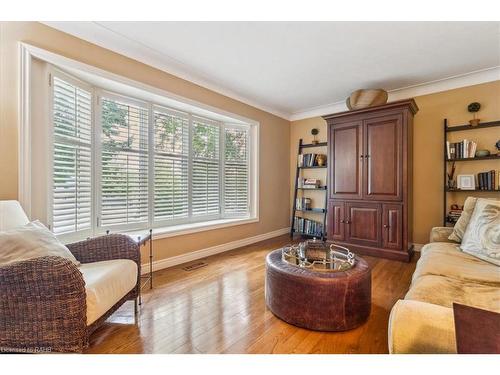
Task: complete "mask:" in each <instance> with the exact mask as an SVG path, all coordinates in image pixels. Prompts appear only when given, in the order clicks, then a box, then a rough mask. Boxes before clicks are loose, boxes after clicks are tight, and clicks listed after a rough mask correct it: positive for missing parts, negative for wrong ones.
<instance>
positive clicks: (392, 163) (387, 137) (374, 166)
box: [363, 114, 403, 201]
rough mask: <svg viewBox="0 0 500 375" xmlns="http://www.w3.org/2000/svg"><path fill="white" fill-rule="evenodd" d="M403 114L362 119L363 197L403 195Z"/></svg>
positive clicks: (386, 198) (384, 197)
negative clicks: (363, 151) (363, 150)
mask: <svg viewBox="0 0 500 375" xmlns="http://www.w3.org/2000/svg"><path fill="white" fill-rule="evenodd" d="M402 127H403V116H402V115H401V114H395V115H387V116H382V117H376V118H371V119H367V120H365V121H364V137H363V138H364V143H365V145H364V147H365V153H364V171H363V176H364V178H363V198H364V199H369V200H392V201H399V200H401V196H402V186H401V185H402V172H403V169H402V167H403V162H402V158H403V155H402V154H403V134H402Z"/></svg>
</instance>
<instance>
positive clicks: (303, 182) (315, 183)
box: [297, 177, 321, 189]
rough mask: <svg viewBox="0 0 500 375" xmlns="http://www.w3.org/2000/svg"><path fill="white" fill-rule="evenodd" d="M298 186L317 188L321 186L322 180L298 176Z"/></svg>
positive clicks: (301, 187)
mask: <svg viewBox="0 0 500 375" xmlns="http://www.w3.org/2000/svg"><path fill="white" fill-rule="evenodd" d="M297 187H298V188H300V189H317V188H319V187H321V180H319V179H317V178H300V177H299V178H298V180H297Z"/></svg>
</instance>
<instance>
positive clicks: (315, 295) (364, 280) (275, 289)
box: [265, 249, 371, 331]
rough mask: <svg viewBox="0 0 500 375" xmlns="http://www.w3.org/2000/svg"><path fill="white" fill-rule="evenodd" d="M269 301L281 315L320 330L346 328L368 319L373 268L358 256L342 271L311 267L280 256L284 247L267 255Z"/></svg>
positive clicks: (279, 316)
mask: <svg viewBox="0 0 500 375" xmlns="http://www.w3.org/2000/svg"><path fill="white" fill-rule="evenodd" d="M265 293H266V304H267V306H268V307H269V309H270V310H271V311H272V312H273V313H274V315H276V316H277V317H278V318H280V319H282V320H284V321H285V322H287V323H290V324H293V325H295V326H299V327H303V328H308V329H312V330H317V331H346V330H348V329H352V328H355V327H357V326H359V325H361V324H362V323H363V322H365V321H366V319H368V316H369V315H370V309H371V270H370V267H369V266H368V263H367V262H366V261H365V260H363V259H361V258H359V257H357V258H356V264H355V265H354V267H353V268H351V269H349V270H347V271H341V272H321V271H312V270H309V269H305V268H300V267H296V266H293V265H291V264H289V263H287V262H285V261H283V260H282V259H281V249H279V250H275V251H273V252H271V253H269V254H268V255H267V258H266V292H265Z"/></svg>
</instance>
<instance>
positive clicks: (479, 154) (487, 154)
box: [476, 150, 490, 157]
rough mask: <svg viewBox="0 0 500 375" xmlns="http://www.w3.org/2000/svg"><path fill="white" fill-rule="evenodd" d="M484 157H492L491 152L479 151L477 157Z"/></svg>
mask: <svg viewBox="0 0 500 375" xmlns="http://www.w3.org/2000/svg"><path fill="white" fill-rule="evenodd" d="M484 156H490V151H489V150H477V151H476V157H484Z"/></svg>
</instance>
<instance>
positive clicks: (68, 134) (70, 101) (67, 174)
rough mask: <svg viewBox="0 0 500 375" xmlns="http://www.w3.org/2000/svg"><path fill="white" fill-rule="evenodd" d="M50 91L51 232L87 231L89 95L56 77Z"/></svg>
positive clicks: (89, 133)
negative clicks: (51, 141) (51, 147)
mask: <svg viewBox="0 0 500 375" xmlns="http://www.w3.org/2000/svg"><path fill="white" fill-rule="evenodd" d="M52 88H53V92H52V94H53V95H52V98H53V101H52V120H53V121H52V125H53V135H54V138H53V154H52V158H53V165H52V170H53V174H52V210H51V216H52V220H51V221H52V230H53V232H54V233H56V234H64V233H71V232H81V231H85V230H90V229H91V225H92V222H91V217H92V216H91V215H92V209H91V207H92V195H91V194H92V192H91V169H92V168H91V165H92V160H91V159H92V158H91V154H92V151H91V139H92V135H91V129H92V126H91V123H92V122H91V118H92V107H91V103H92V96H91V93H90V92H89V91H86V90H83V89H81V88H80V87H77V86H76V85H74V84H72V83H69V82H67V81H65V80H63V79H61V78H59V77H56V76H54V79H53V84H52Z"/></svg>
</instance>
